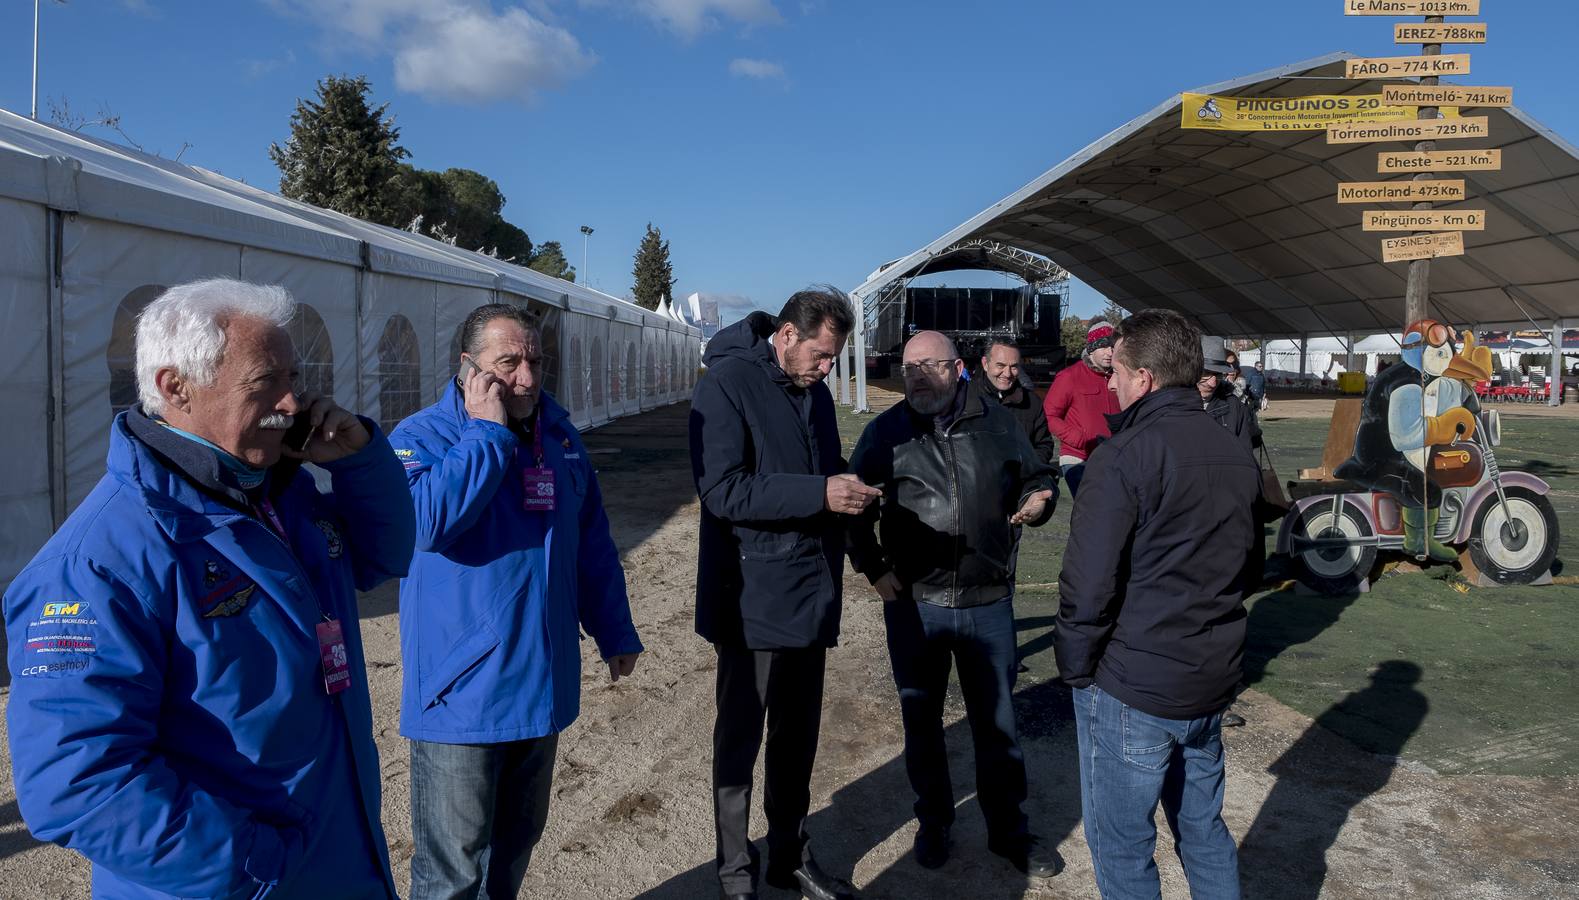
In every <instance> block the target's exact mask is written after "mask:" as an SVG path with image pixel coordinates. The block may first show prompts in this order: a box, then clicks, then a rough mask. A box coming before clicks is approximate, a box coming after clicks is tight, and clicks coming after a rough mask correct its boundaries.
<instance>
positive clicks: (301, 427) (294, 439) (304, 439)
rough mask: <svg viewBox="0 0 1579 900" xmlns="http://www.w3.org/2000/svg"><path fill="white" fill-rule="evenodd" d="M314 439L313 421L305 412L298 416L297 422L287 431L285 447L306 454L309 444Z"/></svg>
mask: <svg viewBox="0 0 1579 900" xmlns="http://www.w3.org/2000/svg"><path fill="white" fill-rule="evenodd" d="M312 439H313V420H312V417H311V416H309V415H308V414H307V413H306V412H305V411H303V412H300V413H297V414H296V420H295V421H294V422H292V423H291V427H290V428H288V429H286V431H285V439H284V440H285V446H287V447H289V448H291V449H292V450H295V451H296V452H297V453H306V452H307V444H308V443H309V442H310V441H311V440H312Z"/></svg>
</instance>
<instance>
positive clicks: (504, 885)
mask: <svg viewBox="0 0 1579 900" xmlns="http://www.w3.org/2000/svg"><path fill="white" fill-rule="evenodd" d="M558 744H559V736H558V735H553V734H551V735H548V736H547V737H540V738H533V739H530V740H525V741H511V742H509V743H504V744H436V743H432V742H429V741H412V742H411V836H412V839H413V843H414V844H415V845H416V847H415V852H414V855H413V856H412V858H411V896H412V900H461V898H465V900H472V898H476V897H483V898H487V900H505V898H508V900H515V896H516V895H517V894H518V893H520V890H521V882H522V880H523V879H525V878H526V865H527V863H528V862H529V861H530V860H531V858H532V848H533V847H535V846H536V845H537V841H538V839H539V838H541V837H542V836H543V827H544V825H546V824H547V822H548V796H549V795H548V791H549V786H550V784H551V783H552V780H553V775H554V756H555V750H556V749H557V748H558Z"/></svg>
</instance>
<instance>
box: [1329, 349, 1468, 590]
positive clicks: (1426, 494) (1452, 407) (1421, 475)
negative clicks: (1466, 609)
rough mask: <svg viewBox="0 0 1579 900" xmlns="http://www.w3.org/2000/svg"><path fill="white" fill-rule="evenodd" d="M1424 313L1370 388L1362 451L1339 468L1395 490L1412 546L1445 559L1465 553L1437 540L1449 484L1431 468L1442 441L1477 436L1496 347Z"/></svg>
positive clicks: (1412, 550) (1415, 552)
mask: <svg viewBox="0 0 1579 900" xmlns="http://www.w3.org/2000/svg"><path fill="white" fill-rule="evenodd" d="M1462 341H1463V349H1462V350H1460V349H1458V348H1457V347H1456V342H1455V341H1454V335H1453V332H1452V330H1451V329H1449V328H1448V327H1447V326H1446V325H1443V324H1442V323H1440V322H1436V321H1433V320H1431V319H1422V320H1420V321H1418V322H1415V323H1413V324H1411V325H1410V326H1409V327H1408V328H1406V329H1405V330H1404V339H1403V354H1402V355H1403V361H1404V363H1405V365H1401V366H1390V367H1388V369H1387V370H1386V371H1384V372H1382V373H1381V374H1380V375H1378V376H1376V379H1375V381H1374V382H1373V383H1372V384H1371V387H1370V389H1369V390H1368V391H1366V393H1365V404H1364V407H1363V408H1362V410H1361V413H1360V427H1359V430H1358V432H1357V433H1356V434H1355V436H1354V454H1353V456H1351V457H1350V458H1349V459H1348V460H1347V461H1345V462H1344V463H1343V464H1342V465H1340V466H1338V468H1337V470H1336V471H1335V472H1333V474H1334V475H1336V476H1337V477H1338V478H1342V479H1345V480H1348V481H1352V482H1354V483H1356V484H1359V485H1361V486H1362V487H1365V488H1368V489H1369V490H1373V491H1381V492H1383V493H1387V494H1391V495H1393V496H1394V497H1396V498H1397V499H1398V502H1399V505H1401V506H1402V507H1403V525H1404V552H1405V553H1408V554H1410V555H1411V556H1416V557H1425V556H1429V557H1430V558H1431V559H1434V560H1438V561H1440V562H1451V561H1452V560H1454V559H1456V558H1457V557H1458V554H1457V553H1455V552H1454V551H1453V550H1452V549H1451V548H1449V547H1447V546H1445V545H1443V544H1442V543H1440V542H1439V541H1437V539H1436V537H1435V534H1434V530H1435V528H1436V522H1437V517H1438V513H1439V506H1440V504H1441V502H1442V490H1441V488H1440V487H1439V486H1438V485H1437V484H1436V483H1435V482H1434V481H1433V480H1431V479H1429V478H1427V475H1426V473H1427V472H1430V471H1431V465H1432V456H1433V454H1434V453H1435V452H1436V448H1438V447H1449V446H1451V445H1453V444H1454V443H1457V442H1464V441H1470V440H1472V439H1473V438H1474V436H1475V430H1476V427H1477V424H1478V419H1477V418H1476V414H1477V413H1479V412H1480V402H1479V400H1478V399H1477V398H1476V396H1475V390H1474V385H1475V382H1477V381H1481V380H1484V379H1486V378H1489V377H1491V351H1490V350H1489V349H1487V348H1485V347H1480V346H1476V344H1475V336H1474V335H1473V334H1472V333H1470V332H1468V331H1465V332H1463V334H1462Z"/></svg>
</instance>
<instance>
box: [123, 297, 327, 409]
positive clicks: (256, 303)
mask: <svg viewBox="0 0 1579 900" xmlns="http://www.w3.org/2000/svg"><path fill="white" fill-rule="evenodd" d="M295 315H296V301H295V300H292V299H291V295H290V293H289V292H288V291H286V290H285V288H283V287H280V286H279V285H277V284H252V283H250V282H246V281H237V280H236V279H234V278H209V279H206V280H203V281H189V282H187V283H186V284H178V285H176V286H175V287H173V288H170V289H169V290H167V291H165V292H164V293H163V294H161V295H160V296H159V299H157V300H155V301H154V302H152V303H150V304H148V308H147V309H145V310H143V312H142V315H140V316H138V317H137V398H138V399H139V400H140V401H142V405H143V411H144V412H146V413H147V414H148V415H150V416H157V415H160V414H161V413H163V412H164V397H162V396H160V394H159V385H158V378H157V376H158V374H159V370H160V369H174V370H176V372H178V373H179V374H180V375H181V377H182V378H185V379H187V380H189V381H191V382H192V383H193V384H197V385H210V384H213V383H214V376H215V375H216V374H217V372H218V370H219V361H220V359H221V358H223V357H224V355H225V325H226V324H227V323H228V322H229V320H230V319H232V318H237V317H240V318H252V319H262V320H263V321H265V322H269V323H272V324H274V325H277V326H279V327H281V328H284V327H285V326H286V325H288V324H290V321H291V318H292V317H294V316H295Z"/></svg>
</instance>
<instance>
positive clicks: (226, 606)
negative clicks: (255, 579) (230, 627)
mask: <svg viewBox="0 0 1579 900" xmlns="http://www.w3.org/2000/svg"><path fill="white" fill-rule="evenodd" d="M257 587H258V586H257V585H255V584H249V585H247V586H246V587H244V588H242V589H241V590H239V591H237V592H235V593H234V594H231V595H230V596H229V597H226V598H225V599H223V600H221V601H219V602H218V603H215V604H214V607H213V608H212V609H210V610H209V611H208V612H206V613H203V618H205V619H214V618H218V617H220V616H233V615H236V614H237V613H239V612H241V611H242V610H244V609H246V608H247V601H249V600H251V599H252V592H253V591H255V590H257Z"/></svg>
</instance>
